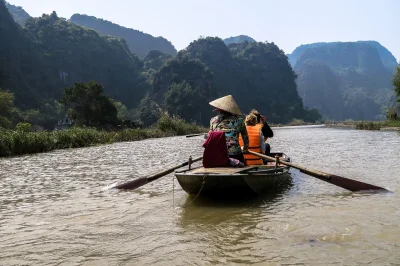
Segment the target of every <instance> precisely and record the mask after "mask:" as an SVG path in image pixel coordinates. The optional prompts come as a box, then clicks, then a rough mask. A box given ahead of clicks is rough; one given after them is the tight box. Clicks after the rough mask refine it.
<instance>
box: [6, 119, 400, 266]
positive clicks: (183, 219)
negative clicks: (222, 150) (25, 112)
mask: <svg viewBox="0 0 400 266" xmlns="http://www.w3.org/2000/svg"><path fill="white" fill-rule="evenodd" d="M274 132H275V137H274V138H273V139H271V140H270V143H271V146H272V151H282V152H285V153H286V154H288V155H289V156H290V157H291V158H292V160H293V162H294V163H295V164H298V165H302V166H306V167H310V168H313V169H318V170H322V171H325V172H328V173H334V174H338V175H342V176H345V177H348V178H353V179H358V180H360V181H364V182H367V183H371V184H375V185H378V186H382V187H385V188H387V189H389V190H391V191H392V193H375V194H371V193H369V194H366V193H352V192H348V191H346V190H344V189H341V188H339V187H335V186H333V185H331V184H328V183H325V182H323V181H320V180H317V179H315V178H313V177H310V176H306V175H304V174H302V173H300V172H299V171H297V170H295V169H292V170H291V175H292V184H291V186H287V187H284V188H282V189H281V190H280V191H278V192H277V193H275V194H270V195H266V196H262V197H258V198H256V199H251V200H234V201H216V200H210V199H207V198H203V197H201V196H199V197H197V198H196V199H195V200H194V201H193V199H194V197H193V196H188V195H187V194H186V193H185V192H184V191H183V190H182V189H181V188H180V186H179V184H178V182H177V181H176V180H174V179H173V175H172V174H170V175H168V176H165V177H163V178H161V179H159V180H156V181H154V182H153V183H150V184H148V185H146V186H144V187H142V188H140V189H138V190H135V191H117V190H114V189H107V186H110V185H112V184H114V183H117V182H124V181H127V180H130V179H131V178H133V177H141V176H145V175H146V174H149V173H154V172H157V171H159V170H162V169H164V168H165V167H172V166H174V165H175V164H178V163H181V162H183V161H185V160H186V159H187V158H188V156H190V155H193V156H194V157H197V156H199V155H201V154H202V147H201V144H202V143H203V141H204V139H203V138H202V137H195V138H185V137H172V138H164V139H151V140H145V141H140V142H127V143H117V144H112V145H105V146H99V147H91V148H82V149H72V150H59V151H54V152H50V153H45V154H36V155H26V156H21V157H13V158H3V159H0V265H293V264H297V265H400V192H399V191H400V183H399V181H400V133H399V132H391V131H388V132H384V131H382V132H379V131H378V132H376V131H359V130H352V129H333V128H325V127H313V126H311V127H286V128H276V129H274Z"/></svg>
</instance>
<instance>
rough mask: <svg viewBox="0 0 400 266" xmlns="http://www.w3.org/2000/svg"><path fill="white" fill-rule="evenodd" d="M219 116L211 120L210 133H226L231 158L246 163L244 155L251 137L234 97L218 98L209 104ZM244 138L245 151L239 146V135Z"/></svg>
mask: <svg viewBox="0 0 400 266" xmlns="http://www.w3.org/2000/svg"><path fill="white" fill-rule="evenodd" d="M209 104H210V105H211V106H213V107H215V108H216V109H214V111H217V112H218V113H219V114H218V115H217V116H215V117H213V118H211V120H210V131H215V130H218V131H224V132H225V140H226V145H227V148H228V154H229V158H233V159H237V160H239V161H240V162H241V163H244V162H245V160H244V156H243V153H247V150H248V147H249V137H248V135H247V130H246V126H245V124H244V120H243V118H242V117H241V116H242V112H241V111H240V108H239V106H238V105H237V103H236V101H235V99H234V98H233V97H232V95H227V96H224V97H221V98H218V99H216V100H214V101H212V102H210V103H209ZM240 134H241V135H242V138H243V142H244V143H243V150H242V148H241V147H240V145H239V135H240Z"/></svg>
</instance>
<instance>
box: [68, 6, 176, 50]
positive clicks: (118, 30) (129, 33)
mask: <svg viewBox="0 0 400 266" xmlns="http://www.w3.org/2000/svg"><path fill="white" fill-rule="evenodd" d="M70 21H71V22H73V23H75V24H78V25H81V26H84V27H87V28H90V29H94V30H96V31H97V32H98V33H100V34H102V35H110V36H114V37H118V38H124V39H125V40H126V42H127V43H128V46H129V49H130V50H131V52H132V53H134V54H136V55H137V56H138V57H139V58H144V57H145V56H146V55H147V53H148V52H149V51H150V50H159V51H161V52H162V53H165V54H169V55H172V56H175V55H176V53H177V51H176V49H175V47H174V46H173V45H172V44H171V42H169V41H168V40H167V39H165V38H163V37H153V36H152V35H150V34H147V33H143V32H141V31H138V30H134V29H129V28H125V27H122V26H120V25H117V24H114V23H112V22H110V21H107V20H103V19H98V18H96V17H93V16H87V15H81V14H74V15H73V16H72V17H71V18H70Z"/></svg>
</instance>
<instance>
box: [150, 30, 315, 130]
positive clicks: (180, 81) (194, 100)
mask: <svg viewBox="0 0 400 266" xmlns="http://www.w3.org/2000/svg"><path fill="white" fill-rule="evenodd" d="M226 94H232V95H233V96H234V97H235V99H236V100H237V102H238V103H239V105H240V107H241V109H242V111H243V112H245V113H247V112H249V111H250V110H251V109H253V108H256V109H258V110H260V111H261V112H263V113H265V114H266V115H267V117H268V119H269V121H271V122H288V121H290V120H291V119H293V118H299V119H305V120H307V121H315V120H317V119H318V117H319V116H318V113H316V112H315V111H307V110H305V109H304V108H303V104H302V101H301V99H300V97H299V96H298V94H297V90H296V83H295V73H294V72H293V70H292V68H291V67H290V65H289V63H288V60H287V57H286V56H285V54H284V53H283V51H282V50H280V49H279V48H278V47H277V46H276V45H275V44H273V43H256V42H252V43H249V42H243V43H240V44H231V45H230V46H229V48H228V47H227V46H226V45H225V44H224V42H223V41H222V40H221V39H220V38H213V37H207V38H200V39H198V40H196V41H194V42H192V43H191V44H190V45H189V46H188V47H187V48H186V49H184V50H182V51H180V52H179V53H178V55H177V57H176V58H175V59H172V60H170V61H168V62H167V64H166V65H164V66H163V67H162V68H161V69H160V71H158V72H157V73H156V74H155V76H154V80H153V95H151V98H152V99H153V100H154V104H157V105H158V106H161V107H164V108H165V109H167V110H170V111H172V112H174V113H178V114H179V115H181V116H183V117H184V118H186V119H195V120H197V121H199V120H200V121H202V123H207V122H208V121H209V119H210V115H212V113H211V108H210V107H209V105H208V102H209V101H210V100H212V99H214V98H216V97H220V96H223V95H226ZM148 104H149V103H148V102H146V105H148Z"/></svg>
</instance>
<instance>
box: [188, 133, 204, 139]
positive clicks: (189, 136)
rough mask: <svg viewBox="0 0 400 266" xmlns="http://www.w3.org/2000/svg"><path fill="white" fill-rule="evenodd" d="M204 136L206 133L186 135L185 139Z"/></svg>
mask: <svg viewBox="0 0 400 266" xmlns="http://www.w3.org/2000/svg"><path fill="white" fill-rule="evenodd" d="M205 134H207V133H200V134H190V135H187V136H186V137H187V138H191V137H197V136H202V135H205Z"/></svg>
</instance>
